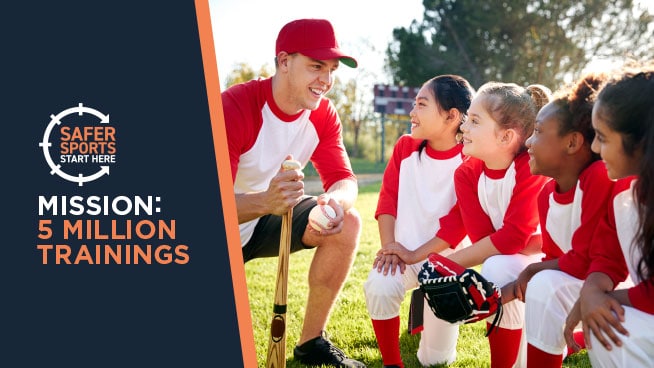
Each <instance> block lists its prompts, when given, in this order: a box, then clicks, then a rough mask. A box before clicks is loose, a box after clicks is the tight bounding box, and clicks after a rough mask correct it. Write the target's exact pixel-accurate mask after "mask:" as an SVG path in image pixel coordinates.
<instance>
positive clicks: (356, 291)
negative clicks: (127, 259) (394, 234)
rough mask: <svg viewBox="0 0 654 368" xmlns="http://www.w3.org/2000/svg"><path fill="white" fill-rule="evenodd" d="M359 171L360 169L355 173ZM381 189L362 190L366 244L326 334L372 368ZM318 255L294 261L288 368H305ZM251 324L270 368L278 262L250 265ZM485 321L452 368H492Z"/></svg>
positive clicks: (465, 336) (463, 341) (404, 341)
mask: <svg viewBox="0 0 654 368" xmlns="http://www.w3.org/2000/svg"><path fill="white" fill-rule="evenodd" d="M355 172H356V168H355ZM379 188H380V184H379V183H376V184H371V185H367V186H364V187H361V188H360V192H359V193H360V194H359V199H358V201H357V208H358V209H359V212H360V213H361V216H362V219H363V229H362V234H361V242H360V246H359V250H358V253H357V256H356V260H355V263H354V267H353V269H352V271H351V273H350V276H349V278H348V281H347V283H346V284H345V286H344V288H343V291H342V293H341V295H340V297H339V299H338V301H337V303H336V305H335V307H334V310H333V312H332V316H331V319H330V321H329V324H328V326H327V331H328V333H329V334H330V335H331V339H332V341H333V342H334V343H335V344H336V345H337V346H339V347H340V348H342V349H343V350H344V351H345V352H346V353H347V354H348V355H349V356H350V357H352V358H355V359H357V360H360V361H363V362H364V363H366V364H367V365H368V367H382V361H381V356H380V354H379V351H378V349H377V343H376V340H375V336H374V332H373V330H372V325H371V323H370V318H369V317H368V313H367V310H366V305H365V299H364V295H363V283H364V282H365V280H366V278H367V275H368V272H369V270H370V268H371V266H372V262H373V258H374V255H375V252H376V251H377V250H378V249H379V235H378V231H377V222H376V221H375V219H374V217H373V215H374V210H375V207H376V204H377V198H378V193H379ZM312 256H313V251H302V252H299V253H294V254H292V255H291V257H290V270H289V285H290V287H289V290H288V311H287V316H286V317H287V325H288V326H287V339H286V342H287V345H286V346H287V347H286V357H287V367H289V368H292V367H303V366H302V365H300V364H299V363H297V362H295V361H294V360H293V347H294V346H295V344H296V343H297V340H298V338H299V336H300V329H301V326H302V318H303V315H304V305H305V303H306V295H307V280H306V275H307V270H308V266H309V264H310V261H311V257H312ZM245 271H246V278H247V283H248V292H249V300H250V308H251V312H252V323H253V328H254V338H255V345H256V352H257V361H258V362H259V367H264V366H265V361H266V354H267V349H268V336H269V326H270V319H271V317H272V304H273V303H272V301H273V293H274V288H275V285H274V284H275V277H276V273H277V258H266V259H256V260H253V261H250V262H248V263H247V264H246V265H245ZM408 301H409V298H408V294H407V298H406V299H405V302H404V303H403V304H402V310H401V327H402V335H401V337H400V344H401V350H402V358H403V360H404V363H405V365H406V367H407V368H413V367H420V366H421V365H420V363H419V362H418V359H417V358H416V356H415V353H416V351H417V349H418V341H419V335H409V334H407V333H406V325H407V313H408V306H409V305H408ZM484 333H485V325H484V323H483V322H478V323H475V324H470V325H464V326H461V333H460V336H459V341H458V346H457V360H456V361H455V362H454V363H453V364H452V365H450V367H466V368H479V367H490V360H489V350H488V343H487V339H486V338H485V337H484ZM563 366H564V367H590V363H589V361H588V357H587V355H586V353H585V351H582V352H581V353H579V354H575V355H573V356H571V357H568V358H567V359H566V360H565V361H564V363H563Z"/></svg>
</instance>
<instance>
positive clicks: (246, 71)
mask: <svg viewBox="0 0 654 368" xmlns="http://www.w3.org/2000/svg"><path fill="white" fill-rule="evenodd" d="M271 75H272V72H271V70H270V67H269V66H268V65H262V66H261V68H259V71H258V72H255V71H254V69H252V67H251V66H250V65H248V64H247V63H239V64H237V65H236V66H235V67H234V69H233V70H232V71H231V72H230V73H229V74H228V75H227V77H226V78H225V89H227V88H228V87H230V86H232V85H234V84H237V83H242V82H247V81H250V80H252V79H255V78H259V77H262V78H266V77H269V76H271Z"/></svg>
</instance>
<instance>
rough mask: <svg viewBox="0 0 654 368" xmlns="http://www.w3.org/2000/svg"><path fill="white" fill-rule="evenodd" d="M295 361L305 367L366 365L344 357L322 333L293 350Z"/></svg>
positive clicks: (352, 366)
mask: <svg viewBox="0 0 654 368" xmlns="http://www.w3.org/2000/svg"><path fill="white" fill-rule="evenodd" d="M293 356H294V357H295V360H297V361H299V362H300V363H302V364H305V365H321V364H324V365H327V366H333V367H339V368H366V365H365V364H363V363H361V362H359V361H356V360H354V359H350V358H348V357H347V356H345V353H344V352H343V350H341V349H339V348H337V347H336V346H335V345H334V344H332V342H331V341H329V338H327V335H326V334H325V332H324V331H321V332H320V336H318V337H316V338H315V339H311V340H309V341H307V342H305V343H304V344H302V345H300V346H296V347H295V349H293Z"/></svg>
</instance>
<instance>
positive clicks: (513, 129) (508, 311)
mask: <svg viewBox="0 0 654 368" xmlns="http://www.w3.org/2000/svg"><path fill="white" fill-rule="evenodd" d="M550 96H551V92H550V90H549V89H548V88H547V87H545V86H542V85H530V86H527V87H521V86H518V85H517V84H515V83H500V82H489V83H486V84H484V85H482V86H481V87H480V88H479V89H478V90H477V94H476V95H475V97H474V98H473V100H472V102H471V104H470V108H469V109H468V119H467V120H466V121H465V122H464V123H463V125H461V130H462V132H463V136H462V138H463V154H464V155H466V156H467V157H466V158H465V160H464V162H463V163H462V164H461V165H460V166H459V167H458V168H457V170H456V171H455V173H454V186H455V191H456V197H457V202H458V205H459V210H460V213H461V218H462V221H463V223H464V226H465V229H466V233H467V235H468V237H469V238H470V241H471V242H472V244H471V245H469V246H468V247H465V248H463V249H458V250H457V251H455V252H454V253H452V254H450V255H449V256H448V258H449V259H450V260H452V261H454V262H456V263H458V264H460V265H461V266H463V267H465V268H470V267H474V266H477V265H482V269H481V274H482V276H484V277H485V278H486V280H488V281H491V282H493V283H494V284H495V285H497V286H500V287H501V286H503V285H505V284H507V283H509V282H511V281H513V280H515V279H516V277H517V276H518V274H519V273H520V272H521V271H522V270H523V269H524V268H525V267H527V265H529V264H530V263H534V262H538V261H539V260H540V258H541V256H542V253H540V251H541V237H540V230H539V226H538V208H537V205H536V201H535V198H536V197H537V196H538V193H539V192H540V190H541V189H542V188H543V185H545V183H546V182H547V180H548V178H547V177H544V176H540V175H532V174H531V173H530V171H529V155H528V154H527V148H526V147H525V141H526V140H527V138H528V137H529V136H530V135H531V133H532V131H533V129H534V122H535V120H536V114H537V112H538V111H539V110H540V108H541V107H543V106H544V105H545V104H546V103H548V102H549V99H550ZM383 251H384V252H385V253H386V254H396V255H398V256H399V257H400V258H401V259H402V260H403V261H404V262H406V263H412V262H415V261H418V260H421V259H423V260H424V259H425V258H427V256H428V255H427V254H426V253H421V251H422V250H421V249H420V248H419V249H417V250H415V251H410V250H407V249H406V248H402V247H401V246H397V245H394V246H392V247H388V248H387V249H384V250H383ZM502 309H503V314H502V318H501V319H500V321H499V324H498V325H497V326H493V321H494V320H495V316H496V315H492V316H490V317H488V318H487V319H486V322H487V329H488V330H489V331H490V330H491V328H492V332H490V333H489V334H488V340H489V344H490V353H491V367H492V368H500V367H512V366H513V365H514V364H515V363H516V361H517V360H518V355H519V354H518V353H519V351H521V349H520V347H521V346H522V345H523V340H522V326H523V318H524V304H523V303H521V302H519V301H514V302H510V303H507V304H505V305H504V306H503V308H502ZM524 347H525V348H526V344H524ZM525 350H526V349H525ZM524 356H525V357H526V354H524ZM522 360H524V359H521V360H520V362H519V363H518V365H520V364H521V363H522Z"/></svg>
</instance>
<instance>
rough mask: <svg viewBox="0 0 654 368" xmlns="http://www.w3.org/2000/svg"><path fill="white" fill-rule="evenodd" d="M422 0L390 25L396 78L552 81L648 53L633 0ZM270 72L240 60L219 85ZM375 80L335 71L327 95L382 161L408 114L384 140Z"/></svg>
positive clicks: (362, 154) (650, 27) (388, 66)
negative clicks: (419, 10) (400, 23)
mask: <svg viewBox="0 0 654 368" xmlns="http://www.w3.org/2000/svg"><path fill="white" fill-rule="evenodd" d="M423 6H424V8H425V10H424V13H423V18H422V20H421V21H418V20H415V19H414V20H413V22H411V24H410V25H409V26H407V27H398V28H395V29H394V30H393V40H392V41H391V43H390V44H389V45H388V47H387V49H386V60H385V72H386V73H387V74H388V76H389V77H390V80H392V81H393V84H395V85H398V86H411V87H420V86H421V85H422V83H423V82H424V81H426V80H428V79H430V78H431V77H433V76H436V75H439V74H459V75H461V76H464V77H465V78H466V79H468V80H469V81H470V83H471V84H472V85H473V87H475V88H478V87H479V86H481V85H482V84H483V83H485V82H488V81H491V80H496V81H505V82H515V83H517V84H520V85H525V86H526V85H528V84H533V83H540V84H544V85H546V86H548V87H550V88H551V89H552V90H556V89H558V88H559V87H560V86H561V85H563V84H564V83H566V80H567V81H570V80H573V79H576V78H577V77H578V76H579V75H580V74H581V72H582V71H583V70H584V68H586V66H587V65H588V64H589V63H590V62H591V61H593V60H598V59H599V60H606V61H611V62H618V61H620V60H624V61H626V60H649V59H653V58H654V48H653V47H652V40H653V39H654V37H653V36H654V17H653V16H652V14H650V13H649V12H648V11H647V10H646V9H645V8H644V7H643V6H642V4H641V3H640V2H635V1H633V0H577V1H571V0H503V1H497V0H492V1H476V0H423ZM361 68H365V66H362V67H361ZM273 73H274V68H273V67H271V66H269V65H264V66H262V67H261V68H260V69H259V70H258V71H255V70H254V69H252V68H251V67H250V66H249V65H247V64H245V63H241V64H239V65H237V66H235V68H234V70H233V71H232V72H231V73H230V74H229V75H227V76H226V81H225V85H226V86H227V87H228V86H230V85H232V84H235V83H240V82H245V81H248V80H251V79H253V78H257V77H268V76H270V75H272V74H273ZM337 75H338V73H337ZM376 83H379V82H374V81H373V82H371V83H370V81H367V80H365V78H360V79H359V78H357V79H350V80H347V81H341V80H340V79H339V78H338V76H337V77H336V80H335V82H334V86H333V88H332V90H331V91H330V93H329V97H330V98H331V99H332V101H333V102H334V104H335V105H336V108H337V109H338V111H339V114H340V117H341V121H342V123H343V138H344V141H345V145H346V147H347V149H348V152H349V154H350V155H351V157H353V158H363V159H367V160H371V161H373V160H374V161H381V162H384V161H385V160H387V159H388V156H389V155H390V153H391V152H392V147H393V145H394V144H395V141H396V140H397V139H398V138H399V137H400V135H402V134H404V133H407V132H408V124H409V117H408V116H387V117H386V119H385V121H386V124H384V127H385V142H380V139H381V134H380V131H381V129H380V123H381V122H382V119H381V117H380V116H379V114H376V113H374V112H373V99H372V95H373V86H374V84H376ZM381 144H384V147H385V149H380V147H381ZM381 152H386V153H385V154H384V156H386V157H380V155H381Z"/></svg>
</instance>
